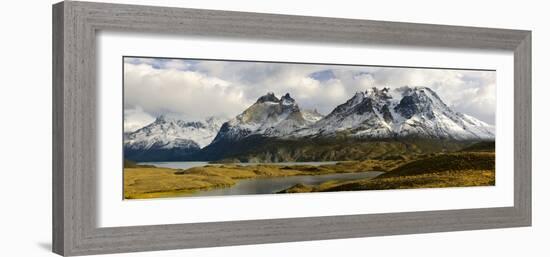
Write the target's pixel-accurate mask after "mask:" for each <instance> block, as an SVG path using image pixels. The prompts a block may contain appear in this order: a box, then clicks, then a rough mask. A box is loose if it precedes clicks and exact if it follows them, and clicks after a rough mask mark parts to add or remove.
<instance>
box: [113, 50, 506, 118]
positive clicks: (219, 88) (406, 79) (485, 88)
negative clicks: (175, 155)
mask: <svg viewBox="0 0 550 257" xmlns="http://www.w3.org/2000/svg"><path fill="white" fill-rule="evenodd" d="M124 69H125V71H124V78H125V81H124V92H125V95H124V97H125V109H132V110H133V109H139V110H142V112H144V113H146V114H148V115H150V116H151V117H154V116H158V115H161V114H169V113H172V114H178V115H180V116H181V117H184V118H185V119H188V120H194V119H204V118H206V117H209V116H218V117H224V118H231V117H234V116H235V115H237V114H239V113H241V112H242V111H243V110H244V109H246V108H247V107H248V106H250V105H251V104H252V103H254V102H255V101H256V99H257V98H258V97H259V96H261V95H264V94H266V93H267V92H274V93H275V94H276V95H278V96H281V95H283V94H285V93H287V92H288V93H290V94H291V96H292V97H294V98H295V99H296V101H297V102H298V104H299V105H300V107H302V108H304V109H317V110H318V111H319V112H321V113H325V114H327V113H329V112H330V111H332V110H333V109H334V108H335V107H336V106H337V105H338V104H341V103H343V102H345V101H346V100H348V99H349V98H350V97H351V96H353V95H354V94H355V92H357V91H364V90H366V89H367V88H371V87H390V88H397V87H402V86H407V85H408V86H428V87H430V88H432V89H434V90H435V91H436V92H437V93H438V94H439V95H440V97H441V98H442V99H443V100H444V101H445V102H446V103H447V104H448V105H449V106H451V107H452V108H453V109H455V110H457V111H459V112H463V113H466V114H469V115H472V116H474V117H477V118H479V119H481V120H483V121H485V122H488V123H490V124H494V115H495V100H496V99H495V98H496V92H495V91H496V76H495V75H496V74H495V72H491V71H461V70H444V69H414V68H388V67H366V66H336V65H302V64H281V63H261V62H234V61H197V60H183V59H154V58H145V59H143V58H141V59H140V58H127V59H125V65H124ZM126 118H127V119H128V120H132V119H133V118H130V116H128V117H127V116H126V113H125V119H126Z"/></svg>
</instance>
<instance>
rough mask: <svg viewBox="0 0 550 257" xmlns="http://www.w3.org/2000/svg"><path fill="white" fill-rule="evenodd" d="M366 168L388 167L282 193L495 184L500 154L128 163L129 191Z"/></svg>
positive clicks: (158, 192) (139, 193) (141, 195)
mask: <svg viewBox="0 0 550 257" xmlns="http://www.w3.org/2000/svg"><path fill="white" fill-rule="evenodd" d="M367 171H383V172H385V173H384V174H382V175H379V176H377V177H375V178H370V179H355V180H344V181H342V180H332V181H327V182H324V183H322V184H320V185H307V184H296V185H294V186H291V187H289V188H287V189H285V190H282V191H280V192H278V193H301V192H328V191H354V190H381V189H405V188H434V187H465V186H492V185H494V184H495V154H494V152H456V153H440V154H430V155H421V156H416V157H414V158H405V157H404V158H398V159H397V160H365V161H346V162H339V163H336V164H327V165H320V166H312V165H288V166H285V165H268V164H258V165H251V166H242V165H238V164H221V165H207V166H204V167H194V168H190V169H186V170H177V169H169V168H158V167H153V166H140V165H130V164H128V165H125V168H124V196H125V199H146V198H160V197H176V196H190V195H193V194H194V193H196V192H198V191H203V190H211V189H216V188H224V187H231V186H233V185H235V184H236V183H237V182H238V181H239V180H241V179H254V178H269V177H286V176H304V175H309V176H315V175H325V174H334V173H353V172H367Z"/></svg>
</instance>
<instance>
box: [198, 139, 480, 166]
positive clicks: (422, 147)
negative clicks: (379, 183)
mask: <svg viewBox="0 0 550 257" xmlns="http://www.w3.org/2000/svg"><path fill="white" fill-rule="evenodd" d="M472 143H473V142H471V141H454V140H439V139H437V140H436V139H416V138H403V139H388V140H365V139H356V138H347V137H341V138H330V139H326V138H325V139H300V140H291V139H286V140H283V139H272V138H261V137H250V138H246V139H244V140H242V141H239V142H219V143H215V144H212V145H210V146H207V147H206V148H204V149H202V150H201V152H199V153H198V155H195V156H193V157H191V158H194V159H200V160H207V161H218V162H300V161H344V160H366V159H392V158H407V157H408V156H416V155H420V154H426V153H435V152H454V151H458V150H460V149H463V148H465V147H468V146H470V145H471V144H472Z"/></svg>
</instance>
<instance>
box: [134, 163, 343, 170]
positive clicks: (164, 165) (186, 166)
mask: <svg viewBox="0 0 550 257" xmlns="http://www.w3.org/2000/svg"><path fill="white" fill-rule="evenodd" d="M336 163H338V162H274V163H253V162H243V163H208V162H140V163H138V164H139V165H154V166H157V167H161V168H172V169H184V170H185V169H189V168H193V167H201V166H206V165H228V164H236V165H241V166H250V165H262V164H263V165H313V166H319V165H326V164H336Z"/></svg>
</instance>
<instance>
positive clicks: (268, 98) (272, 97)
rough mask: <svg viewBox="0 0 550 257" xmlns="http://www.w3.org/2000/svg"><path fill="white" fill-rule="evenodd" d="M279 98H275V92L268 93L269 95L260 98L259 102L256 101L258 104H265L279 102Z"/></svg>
mask: <svg viewBox="0 0 550 257" xmlns="http://www.w3.org/2000/svg"><path fill="white" fill-rule="evenodd" d="M279 101H280V100H279V98H277V97H276V96H275V93H273V92H268V93H267V94H265V95H263V96H260V98H258V101H256V102H257V103H265V102H279Z"/></svg>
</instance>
